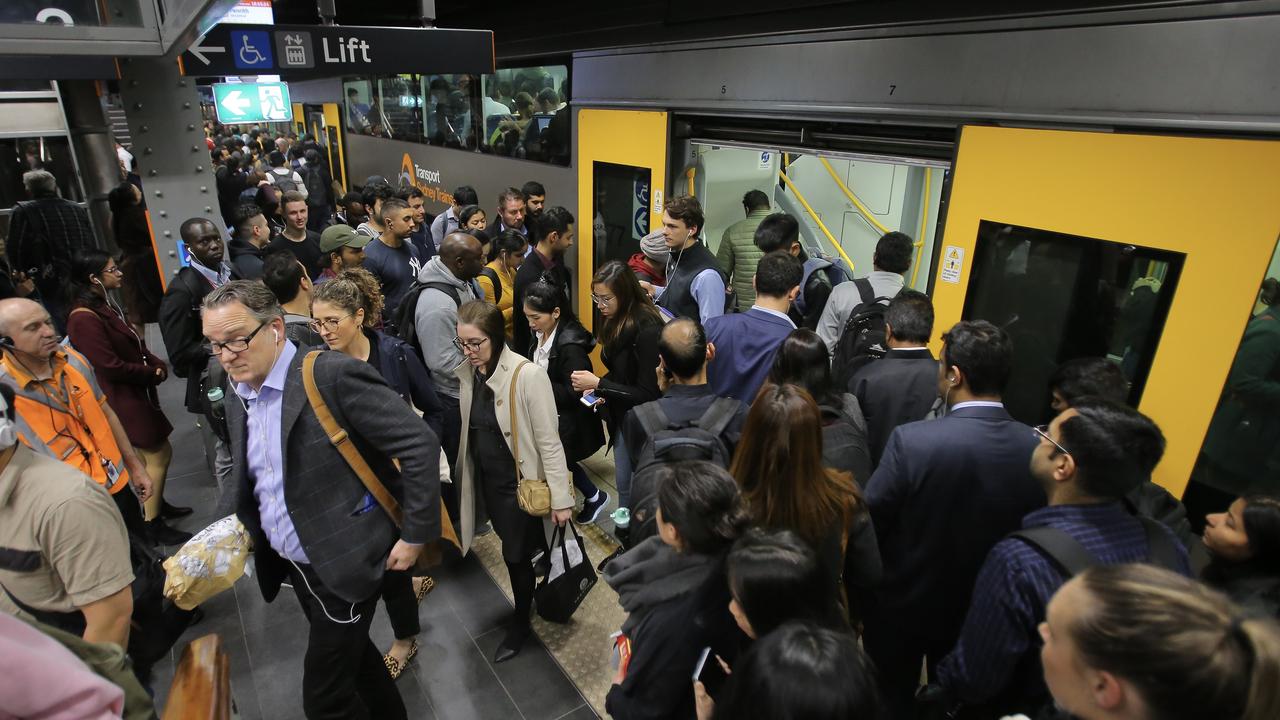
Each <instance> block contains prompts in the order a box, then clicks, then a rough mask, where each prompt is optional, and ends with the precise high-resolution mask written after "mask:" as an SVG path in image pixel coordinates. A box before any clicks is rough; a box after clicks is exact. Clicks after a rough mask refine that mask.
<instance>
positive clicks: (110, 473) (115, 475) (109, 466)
mask: <svg viewBox="0 0 1280 720" xmlns="http://www.w3.org/2000/svg"><path fill="white" fill-rule="evenodd" d="M102 469H103V470H106V471H107V487H111V486H112V485H115V484H116V481H117V480H119V479H120V468H118V467H116V464H115V463H113V462H111V461H110V460H108V459H106V458H102Z"/></svg>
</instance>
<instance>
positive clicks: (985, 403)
mask: <svg viewBox="0 0 1280 720" xmlns="http://www.w3.org/2000/svg"><path fill="white" fill-rule="evenodd" d="M967 407H997V408H1002V407H1004V403H1002V402H997V401H994V400H966V401H965V402H958V403H956V404H955V405H952V406H951V412H955V411H956V410H962V409H964V408H967Z"/></svg>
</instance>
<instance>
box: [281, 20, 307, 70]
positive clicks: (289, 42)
mask: <svg viewBox="0 0 1280 720" xmlns="http://www.w3.org/2000/svg"><path fill="white" fill-rule="evenodd" d="M275 36H276V59H277V62H278V63H279V65H280V69H281V70H292V69H295V68H313V67H315V66H316V53H315V51H314V50H312V49H311V33H309V32H300V31H293V30H290V31H281V32H277V33H275Z"/></svg>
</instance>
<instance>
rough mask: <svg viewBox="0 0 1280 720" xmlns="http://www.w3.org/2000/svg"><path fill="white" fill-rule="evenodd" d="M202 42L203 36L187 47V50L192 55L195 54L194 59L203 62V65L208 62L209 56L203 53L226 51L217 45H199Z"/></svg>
mask: <svg viewBox="0 0 1280 720" xmlns="http://www.w3.org/2000/svg"><path fill="white" fill-rule="evenodd" d="M202 42H204V38H200V39H199V40H196V43H195V44H194V45H192V46H191V47H189V48H187V52H189V53H191V54H192V55H195V56H196V59H197V60H199V61H200V62H202V63H204V64H205V65H208V64H209V58H207V57H205V56H204V54H205V53H222V52H226V51H227V49H226V48H224V47H221V46H218V45H201V44H200V43H202Z"/></svg>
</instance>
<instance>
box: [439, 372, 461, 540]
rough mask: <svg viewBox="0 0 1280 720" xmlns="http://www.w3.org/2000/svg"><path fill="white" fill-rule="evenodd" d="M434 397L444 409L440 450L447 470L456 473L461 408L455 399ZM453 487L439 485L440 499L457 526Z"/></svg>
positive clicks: (444, 484) (453, 485) (458, 504)
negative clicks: (447, 463) (445, 459)
mask: <svg viewBox="0 0 1280 720" xmlns="http://www.w3.org/2000/svg"><path fill="white" fill-rule="evenodd" d="M436 397H437V398H439V399H440V404H441V405H442V406H443V407H444V416H443V418H442V420H443V422H442V423H441V427H440V450H441V451H443V452H444V456H445V458H447V459H448V461H449V468H450V469H451V470H453V471H454V473H457V470H458V445H459V444H460V443H461V441H462V408H461V406H460V405H458V398H456V397H449V396H448V395H445V394H444V393H440V392H438V393H436ZM455 477H456V475H455ZM455 487H456V484H455V483H441V484H440V499H441V500H442V501H443V502H444V506H445V509H446V510H448V511H449V517H451V518H453V522H454V524H455V525H457V524H458V523H459V522H460V519H459V515H458V511H459V506H460V498H459V497H458V491H457V490H456V489H455Z"/></svg>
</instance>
